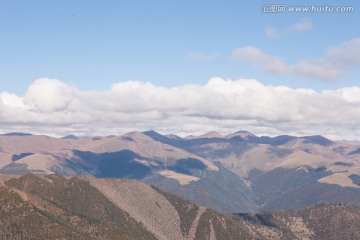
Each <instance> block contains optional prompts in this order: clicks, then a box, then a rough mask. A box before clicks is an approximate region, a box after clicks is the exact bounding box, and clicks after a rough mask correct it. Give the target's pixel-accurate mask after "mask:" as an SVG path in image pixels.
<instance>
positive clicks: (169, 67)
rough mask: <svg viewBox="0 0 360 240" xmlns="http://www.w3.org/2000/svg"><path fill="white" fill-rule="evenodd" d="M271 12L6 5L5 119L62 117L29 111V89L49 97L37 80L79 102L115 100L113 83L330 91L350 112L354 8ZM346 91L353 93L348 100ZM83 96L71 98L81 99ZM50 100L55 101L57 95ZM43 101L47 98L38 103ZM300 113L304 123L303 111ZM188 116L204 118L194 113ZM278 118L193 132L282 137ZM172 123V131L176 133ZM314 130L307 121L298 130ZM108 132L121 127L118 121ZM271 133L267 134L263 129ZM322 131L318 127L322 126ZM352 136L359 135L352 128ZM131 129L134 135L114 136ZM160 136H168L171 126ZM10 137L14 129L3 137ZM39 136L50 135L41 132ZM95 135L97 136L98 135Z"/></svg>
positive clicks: (163, 5) (355, 56)
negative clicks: (244, 131) (91, 96)
mask: <svg viewBox="0 0 360 240" xmlns="http://www.w3.org/2000/svg"><path fill="white" fill-rule="evenodd" d="M284 2H285V1H284ZM274 4H281V5H282V3H281V2H278V1H265V0H263V1H258V0H257V1H246V2H245V1H211V0H207V1H202V0H196V1H190V0H182V1H177V0H175V1H165V0H152V1H144V0H143V1H138V0H131V1H130V0H122V1H111V0H106V1H99V0H93V1H89V0H62V1H48V0H42V1H39V0H33V1H25V0H23V1H19V0H11V1H9V0H2V1H0V11H1V12H0V92H2V93H3V99H2V102H3V105H4V106H5V107H9V109H10V108H11V109H12V110H11V111H10V110H9V109H8V111H9V116H10V115H11V114H10V112H11V113H12V114H15V113H13V112H12V111H15V110H14V109H15V108H18V107H22V108H24V109H27V110H29V109H30V110H31V111H30V110H29V111H30V112H31V113H34V112H36V111H39V112H41V110H39V109H42V110H44V109H45V110H46V111H47V110H49V109H56V111H55V112H56V113H58V112H59V111H60V110H59V109H62V108H58V107H59V106H63V105H64V106H65V105H66V104H65V103H63V102H61V103H59V102H58V103H56V104H55V103H54V105H51V107H49V106H43V108H41V107H39V108H38V109H37V107H38V105H36V104H35V103H34V102H36V101H37V100H39V99H38V98H36V97H34V96H32V97H29V96H27V95H29V94H30V92H32V93H34V92H35V91H30V89H34V88H35V87H36V86H37V87H39V89H46V88H42V87H40V85H41V84H44V85H41V86H48V85H46V84H48V83H47V82H46V81H45V82H44V81H37V80H38V79H44V78H46V79H48V81H49V82H51V81H52V83H51V84H50V83H49V84H50V85H51V86H53V87H54V86H55V87H54V89H55V90H54V91H53V92H56V93H57V92H59V91H60V90H59V89H60V88H61V89H63V88H62V86H65V87H64V89H65V88H66V89H67V88H71V89H75V90H76V91H78V92H81V94H87V93H90V92H91V91H93V92H96V93H98V94H102V93H104V92H106V91H112V90H113V88H114V85H117V84H120V85H121V83H123V84H124V85H121V86H122V87H125V86H126V87H129V86H128V85H127V83H129V81H139V82H140V83H142V84H146V83H149V84H152V85H153V86H154V87H157V88H159V89H161V88H165V89H167V90H168V91H170V90H171V89H172V88H180V89H182V88H184V87H185V88H186V86H187V85H192V86H202V87H203V88H204V89H205V88H206V86H207V85H209V82H210V79H212V78H213V77H219V78H221V79H222V80H223V83H225V82H226V80H227V79H231V80H232V81H236V80H238V79H256V81H257V82H258V83H259V84H261V86H265V87H267V88H268V89H271V86H275V87H279V86H286V87H288V88H290V89H292V90H296V89H298V88H306V89H308V90H309V89H310V90H313V91H315V92H316V93H317V94H320V95H321V94H323V92H324V91H325V92H326V91H333V92H332V93H331V94H332V96H333V95H334V96H335V95H336V94H340V92H341V94H342V95H341V96H345V95H346V97H347V101H348V100H349V97H348V96H351V97H350V98H351V99H350V100H349V101H350V102H351V104H353V103H354V101H355V103H357V98H356V97H353V95H354V94H355V95H356V93H357V88H358V87H359V77H360V68H359V67H360V60H359V59H360V55H359V51H360V50H359V41H360V40H359V38H360V3H359V2H358V1H307V2H306V3H304V1H287V2H286V3H284V4H283V5H285V11H284V12H283V13H280V12H278V13H265V12H263V11H262V9H264V7H265V8H266V9H267V8H269V7H270V6H271V5H274ZM292 6H304V7H306V6H310V7H311V6H315V7H319V6H329V7H334V8H336V7H338V6H348V7H353V11H351V12H311V13H309V12H297V13H295V12H290V11H289V7H292ZM54 79H57V80H54ZM244 84H245V83H244ZM246 84H247V83H246ZM50 85H49V86H50ZM135 85H136V84H135ZM31 86H33V88H32V87H31ZM144 86H145V85H144ZM246 86H247V85H246ZM259 86H260V85H259ZM57 87H58V88H57ZM131 87H134V86H133V85H131V86H130V88H131ZM351 87H352V88H351ZM50 88H51V87H50ZM144 88H146V89H147V87H146V86H145V87H144ZM150 88H151V87H150ZM344 88H349V89H350V88H351V90H346V91H345V90H343V89H344ZM354 89H355V90H354ZM75 90H74V91H75ZM310 90H309V91H310ZM45 91H46V90H45ZM149 91H150V90H149ZM269 91H270V90H269ZM300 91H301V90H300ZM350 91H351V92H350ZM343 92H344V93H343ZM354 92H355V93H354ZM79 94H80V93H79ZM81 94H80V95H81ZM154 94H156V93H154ZM222 94H226V93H225V92H224V93H222ZM254 94H256V91H255V93H254ZM326 94H327V93H326ZM326 94H325V95H326ZM35 95H36V94H35ZM75 95H76V94H75ZM80 95H76V96H77V97H78V98H80V97H79V96H80ZM200 95H201V94H200ZM47 96H49V99H55V98H54V96H55V95H54V96H53V95H51V94H50V95H47ZM81 96H82V95H81ZM336 96H337V95H336ZM60 97H61V96H60ZM35 98H36V101H35V100H34V99H35ZM39 98H40V99H43V96H39ZM75 98H76V97H74V99H75ZM29 99H32V100H29ZM76 99H77V98H76ZM81 99H82V98H81ZM104 99H107V97H105V98H104ZM164 99H165V100H166V98H164ZM354 99H355V100H354ZM31 101H34V102H31ZM45 101H46V99H45ZM54 101H55V100H54ZM59 101H60V100H59ZM61 101H62V100H61ZM103 101H107V100H103ZM144 101H151V99H144ZM294 101H295V100H294ZM296 101H301V100H296ZM359 102H360V100H359ZM0 105H1V104H0ZM135 105H136V104H135ZM174 105H176V104H175V103H174ZM66 106H67V105H66ZM71 106H73V105H71ZM52 107H54V108H52ZM263 107H265V108H266V107H270V106H263ZM64 109H65V108H64ZM64 109H62V110H61V111H63V113H64V114H65V115H66V116H68V115H71V111H75V110H74V109H73V110H69V109H65V110H64ZM151 109H152V110H151V111H155V112H160V113H159V114H160V115H162V116H169V114H170V113H169V112H168V111H160V110H158V109H156V108H155V107H154V108H151ZM4 111H5V110H4ZM46 111H45V112H46ZM119 111H120V110H119ZM121 111H122V110H121ZM169 111H170V110H169ZM171 111H174V110H171ZM171 111H170V112H171ZM309 111H310V110H309ZM356 111H358V109H357V108H356ZM298 113H299V119H301V116H302V117H303V115H301V114H302V113H301V110H299V112H298ZM191 114H193V115H197V114H198V115H199V114H200V113H199V112H196V111H195V110H194V113H191ZM191 114H190V115H191ZM4 115H5V114H4ZM200 115H201V114H200ZM229 115H231V114H229ZM255 115H256V114H255ZM255 115H254V116H255ZM280 115H281V114H280ZM280 115H279V116H276V117H274V116H271V117H270V116H266V117H264V118H263V117H261V116H258V115H256V117H253V116H243V115H241V116H234V117H232V118H231V119H227V120H229V121H230V120H231V121H232V120H234V119H235V120H239V119H240V120H244V119H252V120H253V121H255V122H256V123H249V122H246V123H244V124H243V125H242V124H241V123H240V122H237V123H232V127H231V126H230V125H231V124H230V123H229V126H228V125H226V124H220V123H212V124H209V126H208V127H207V128H202V129H200V130H199V132H200V131H205V130H207V129H209V130H210V129H211V128H215V129H220V130H222V131H225V132H226V131H232V130H233V129H235V128H237V127H236V126H240V127H241V126H244V127H245V128H251V129H252V128H253V129H254V131H255V132H258V133H259V134H260V133H263V132H262V130H261V129H263V128H265V130H264V133H267V132H269V133H273V134H277V133H285V132H286V133H287V132H288V130H289V129H290V127H289V129H282V130H281V129H279V128H277V127H274V126H273V125H271V124H272V122H271V121H282V120H281V119H282V117H281V116H280ZM9 116H7V115H6V117H3V119H2V122H3V123H7V124H8V125H9V126H11V127H13V128H15V127H17V128H24V127H27V128H29V129H31V128H32V127H34V125H32V124H33V123H34V122H37V121H38V120H36V121H35V120H33V121H30V122H31V123H30V122H29V123H20V122H21V121H18V120H16V119H13V120H12V118H11V117H9ZM170 116H172V115H171V114H170ZM352 117H354V116H352ZM216 118H219V116H214V117H213V118H212V117H208V119H210V120H214V119H216ZM349 118H350V117H349ZM355 118H356V119H357V118H358V115H356V116H355ZM36 119H39V116H37V117H36ZM116 119H119V118H116ZM0 120H1V116H0ZM44 121H45V120H44ZM49 121H50V120H49ZM264 121H265V123H264ZM342 121H343V120H342ZM349 121H350V120H349ZM50 122H51V121H50ZM170 122H171V121H169V126H170V125H172V124H173V123H172V122H171V124H170ZM195 122H196V121H195ZM310 122H311V120H309V119H308V120H307V121H305V122H304V124H305V123H307V124H308V123H310ZM112 123H114V124H120V123H122V120H116V121H115V120H114V121H113V122H112ZM74 124H76V121H69V122H68V123H67V124H65V125H63V126H62V127H64V128H66V129H68V130H67V131H71V130H73V129H74V127H73V126H75V125H74ZM79 124H80V123H79ZM81 124H85V122H81ZM139 124H140V125H138V126H137V125H136V127H137V128H139V129H146V128H150V127H151V128H156V126H157V124H156V123H155V122H154V124H153V125H149V126H148V125H142V124H143V123H139ZM251 124H253V125H254V126H255V127H254V126H253V125H251ZM269 124H270V125H271V126H270V127H269V128H267V127H266V126H268V125H269ZM326 124H327V123H326ZM326 124H325V123H324V126H328V125H326ZM349 124H350V123H349ZM49 125H51V124H50V123H49ZM180 125H181V124H180V123H179V126H180ZM225 125H226V126H228V127H224V126H225ZM196 126H198V125H196V124H195V125H194V127H189V128H188V131H189V132H190V131H194V129H196ZM252 126H253V127H252ZM264 126H265V127H264ZM217 127H218V128H217ZM335 127H336V126H329V127H328V128H325V130H321V131H324V132H325V134H328V135H329V136H335V137H339V136H345V137H346V136H350V137H354V138H357V136H358V135H357V133H356V134H348V133H346V134H345V133H344V134H340V133H335V132H334V131H335V130H334V128H335ZM134 128H135V127H134ZM179 128H180V127H179ZM354 128H355V130H356V131H358V128H356V127H355V125H354ZM94 129H97V128H96V127H95V126H94V128H93V129H90V130H88V131H95V130H94ZM127 129H130V128H126V129H122V130H119V131H126V130H127ZM159 129H160V130H162V131H164V132H168V131H174V129H170V127H169V128H164V129H162V128H160V127H159ZM259 129H260V130H259ZM314 129H315V130H316V127H314ZM8 130H10V128H7V129H5V128H3V129H2V131H8ZM175 130H176V129H175ZM315 130H314V131H313V132H315ZM347 130H349V129H347ZM355 130H354V129H353V131H355ZM39 132H44V133H47V131H45V130H44V131H42V130H39ZM59 132H61V133H63V132H64V131H63V130H61V131H59ZM84 132H86V131H85V130H84ZM96 132H99V133H102V132H101V131H100V130H99V131H96ZM294 133H295V134H296V133H297V134H307V133H305V132H304V133H302V132H299V131H295V132H294ZM309 133H310V132H309ZM321 133H322V132H321ZM59 134H60V133H59ZM359 135H360V130H359Z"/></svg>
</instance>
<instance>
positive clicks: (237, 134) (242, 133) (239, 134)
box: [226, 131, 256, 139]
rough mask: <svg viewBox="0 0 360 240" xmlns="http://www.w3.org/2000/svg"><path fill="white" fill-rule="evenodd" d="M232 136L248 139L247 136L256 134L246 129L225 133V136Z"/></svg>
mask: <svg viewBox="0 0 360 240" xmlns="http://www.w3.org/2000/svg"><path fill="white" fill-rule="evenodd" d="M233 137H241V138H245V139H248V138H249V137H256V136H255V135H254V134H252V133H251V132H248V131H237V132H235V133H231V134H229V135H226V138H233Z"/></svg>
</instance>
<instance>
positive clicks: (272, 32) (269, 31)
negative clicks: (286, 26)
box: [264, 26, 279, 39]
mask: <svg viewBox="0 0 360 240" xmlns="http://www.w3.org/2000/svg"><path fill="white" fill-rule="evenodd" d="M264 31H265V35H266V36H267V37H268V38H273V39H274V38H277V37H278V36H279V32H278V30H277V29H276V28H274V27H270V26H266V27H265V29H264Z"/></svg>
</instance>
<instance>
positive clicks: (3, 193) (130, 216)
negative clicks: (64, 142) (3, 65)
mask: <svg viewBox="0 0 360 240" xmlns="http://www.w3.org/2000/svg"><path fill="white" fill-rule="evenodd" d="M359 225H360V209H359V208H356V207H351V206H345V205H343V204H318V205H314V206H311V207H307V208H304V209H302V210H291V211H276V212H269V211H261V212H258V213H233V214H224V213H220V212H218V211H215V210H212V209H209V208H206V207H202V206H198V205H196V204H193V203H191V202H189V201H186V200H183V199H182V198H179V197H177V196H174V195H172V194H169V193H165V192H163V191H161V190H160V189H158V188H156V187H154V186H149V185H147V184H145V183H142V182H139V181H137V180H131V179H110V178H94V177H89V176H75V177H64V176H60V175H56V174H50V175H43V174H36V175H34V174H26V175H22V176H20V175H17V176H14V175H0V238H1V239H49V240H52V239H68V240H71V239H86V240H89V239H109V240H110V239H116V240H117V239H145V240H151V239H166V240H172V239H174V240H182V239H184V240H185V239H210V240H211V239H234V240H235V239H236V240H237V239H327V240H333V239H334V240H335V239H336V240H337V239H359V238H360V230H359Z"/></svg>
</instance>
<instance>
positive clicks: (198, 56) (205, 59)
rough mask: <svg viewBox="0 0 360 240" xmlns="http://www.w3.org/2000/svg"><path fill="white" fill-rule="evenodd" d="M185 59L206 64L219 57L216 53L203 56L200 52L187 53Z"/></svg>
mask: <svg viewBox="0 0 360 240" xmlns="http://www.w3.org/2000/svg"><path fill="white" fill-rule="evenodd" d="M186 57H187V58H188V59H191V60H195V61H201V62H208V61H213V60H215V59H217V58H218V57H219V54H218V53H211V54H204V53H201V52H189V53H188V54H186Z"/></svg>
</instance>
